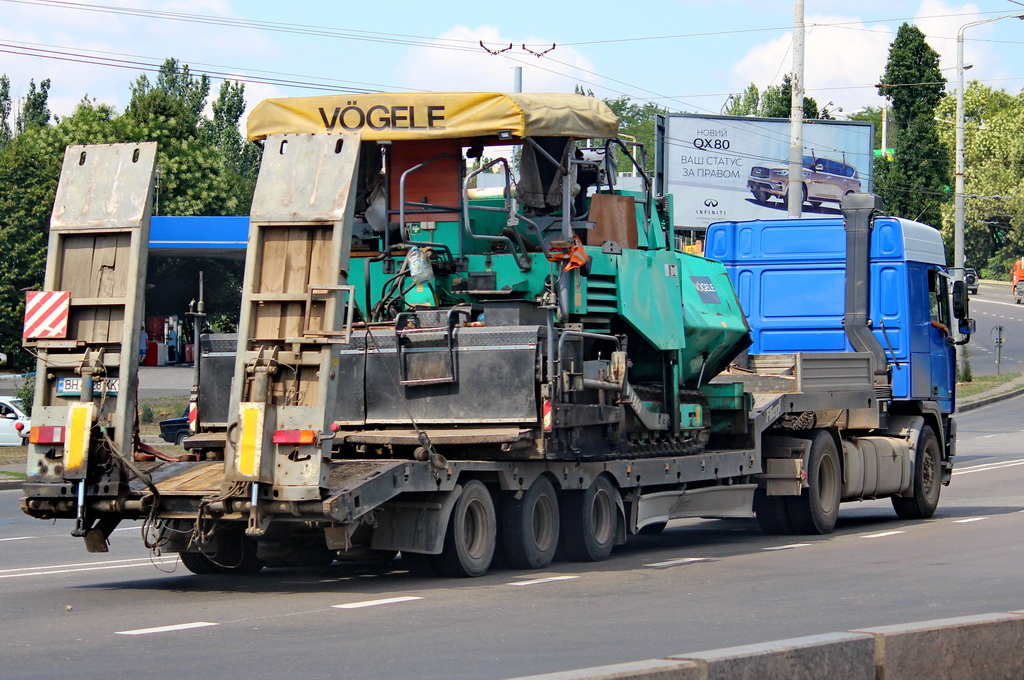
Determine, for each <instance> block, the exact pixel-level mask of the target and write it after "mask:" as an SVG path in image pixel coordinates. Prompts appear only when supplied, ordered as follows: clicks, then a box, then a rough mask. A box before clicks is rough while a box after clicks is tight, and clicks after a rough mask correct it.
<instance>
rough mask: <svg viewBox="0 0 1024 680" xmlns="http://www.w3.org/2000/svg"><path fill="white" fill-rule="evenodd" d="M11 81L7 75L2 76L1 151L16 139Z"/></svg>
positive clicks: (0, 80) (0, 104) (0, 105)
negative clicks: (12, 128)
mask: <svg viewBox="0 0 1024 680" xmlns="http://www.w3.org/2000/svg"><path fill="white" fill-rule="evenodd" d="M11 110H12V109H11V80H10V78H8V77H7V75H6V74H4V75H2V76H0V149H3V148H4V147H5V146H7V144H8V142H10V141H11V139H13V138H14V133H13V132H12V131H11V123H10V119H11Z"/></svg>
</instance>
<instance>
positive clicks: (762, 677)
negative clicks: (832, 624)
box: [668, 633, 875, 680]
mask: <svg viewBox="0 0 1024 680" xmlns="http://www.w3.org/2000/svg"><path fill="white" fill-rule="evenodd" d="M668 658H669V659H679V660H682V661H691V662H693V663H696V664H697V665H699V666H700V669H701V671H702V675H701V676H700V678H701V680H772V679H774V678H778V679H779V680H783V678H784V679H785V680H822V678H828V679H829V680H875V639H874V638H873V637H872V636H871V635H865V634H856V633H826V634H824V635H811V636H809V637H802V638H794V639H791V640H779V641H777V642H766V643H764V644H757V645H746V646H743V647H727V648H725V649H716V650H712V651H710V652H698V653H696V654H677V655H673V656H670V657H668Z"/></svg>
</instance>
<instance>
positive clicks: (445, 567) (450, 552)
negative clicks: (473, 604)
mask: <svg viewBox="0 0 1024 680" xmlns="http://www.w3.org/2000/svg"><path fill="white" fill-rule="evenodd" d="M496 535H497V520H496V517H495V513H494V501H493V500H492V499H491V492H490V491H488V490H487V487H486V486H484V483H483V482H481V481H479V480H476V479H474V480H471V481H469V482H467V483H466V484H464V485H463V487H462V494H461V495H460V496H459V498H458V500H456V501H455V507H453V508H452V514H451V516H450V517H449V518H448V529H447V531H445V535H444V548H443V549H442V550H441V554H440V555H437V556H436V557H435V558H434V567H435V568H436V569H437V571H438V573H440V574H441V575H442V576H453V577H476V576H483V575H484V574H485V573H487V569H488V568H489V567H490V566H491V559H493V557H494V547H495V538H496Z"/></svg>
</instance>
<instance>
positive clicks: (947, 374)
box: [928, 269, 956, 408]
mask: <svg viewBox="0 0 1024 680" xmlns="http://www.w3.org/2000/svg"><path fill="white" fill-rule="evenodd" d="M949 290H950V283H949V276H948V275H947V274H946V273H945V272H943V271H942V270H940V269H930V270H928V308H929V325H930V326H931V328H930V330H929V333H928V347H929V351H928V353H929V355H930V363H931V382H932V384H931V396H932V398H933V399H936V400H939V401H947V402H948V401H949V400H950V399H951V398H952V393H953V385H954V383H955V382H956V353H955V352H954V350H953V346H952V345H950V344H949V343H948V342H947V338H949V329H950V328H951V326H952V314H951V313H950V308H949V304H950V297H949ZM950 407H952V403H947V404H946V405H945V408H950Z"/></svg>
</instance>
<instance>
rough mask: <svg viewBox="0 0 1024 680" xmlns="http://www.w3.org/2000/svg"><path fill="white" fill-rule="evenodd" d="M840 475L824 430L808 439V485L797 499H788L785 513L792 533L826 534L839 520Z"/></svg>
mask: <svg viewBox="0 0 1024 680" xmlns="http://www.w3.org/2000/svg"><path fill="white" fill-rule="evenodd" d="M842 481H843V478H842V472H841V470H840V467H839V453H838V451H837V450H836V442H835V440H834V439H833V438H832V435H831V434H829V433H828V432H827V431H826V430H818V431H817V433H816V434H814V435H813V438H812V439H811V453H810V456H809V458H808V461H807V484H808V487H807V488H806V489H804V490H803V493H801V494H800V495H799V496H787V497H786V499H785V503H786V510H787V514H788V516H789V521H790V524H791V525H792V527H793V531H794V532H795V533H798V534H828V533H831V532H832V529H834V528H835V526H836V519H837V518H838V517H839V499H840V494H841V493H842Z"/></svg>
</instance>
